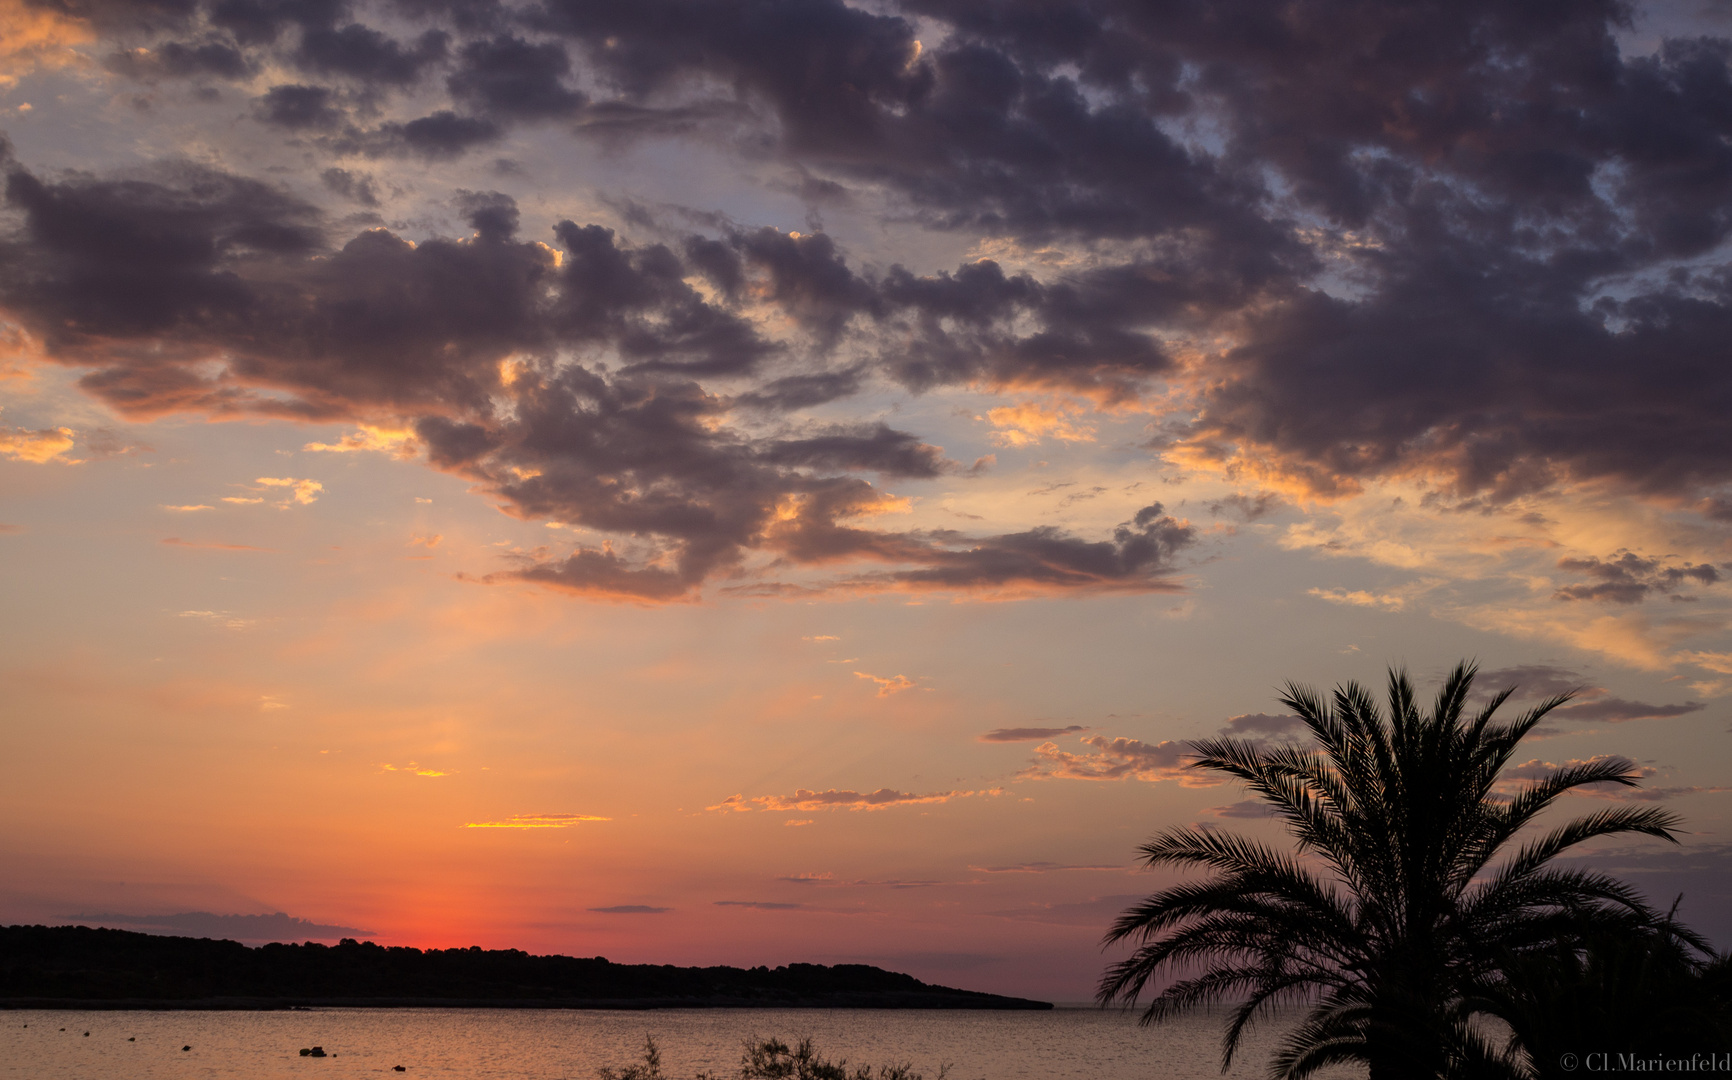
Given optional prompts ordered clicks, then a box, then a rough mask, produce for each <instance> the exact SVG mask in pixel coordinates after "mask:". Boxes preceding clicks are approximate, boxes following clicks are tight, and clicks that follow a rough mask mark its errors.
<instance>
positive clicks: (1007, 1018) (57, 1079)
mask: <svg viewBox="0 0 1732 1080" xmlns="http://www.w3.org/2000/svg"><path fill="white" fill-rule="evenodd" d="M1222 1021H1223V1017H1222V1015H1221V1014H1219V1013H1205V1014H1197V1015H1193V1016H1189V1017H1185V1018H1182V1019H1179V1020H1176V1021H1167V1022H1164V1023H1162V1024H1159V1025H1156V1026H1153V1027H1142V1026H1140V1025H1138V1023H1137V1018H1136V1015H1135V1014H1133V1013H1125V1012H1120V1011H1116V1010H1114V1011H1103V1010H1101V1009H1097V1008H1093V1007H1083V1006H1078V1007H1072V1008H1065V1007H1062V1006H1061V1007H1059V1008H1056V1009H1053V1010H1051V1011H1040V1012H1020V1011H1019V1012H996V1011H973V1010H955V1011H952V1010H913V1009H908V1010H901V1009H663V1010H655V1011H647V1012H621V1011H600V1010H582V1009H310V1010H294V1011H272V1012H198V1011H172V1012H170V1011H128V1012H97V1011H60V1010H54V1011H39V1010H16V1011H5V1012H0V1077H18V1078H20V1080H23V1078H29V1080H338V1078H348V1077H380V1076H392V1077H396V1076H401V1077H404V1078H405V1080H417V1078H419V1080H596V1076H597V1072H598V1070H599V1069H601V1068H603V1067H612V1068H614V1069H623V1068H624V1067H626V1066H628V1065H631V1064H634V1063H639V1062H641V1061H642V1059H643V1048H644V1040H645V1038H646V1036H647V1037H651V1038H653V1039H654V1040H655V1041H656V1044H657V1045H658V1046H659V1048H660V1050H661V1071H662V1075H663V1076H666V1077H668V1078H670V1080H690V1078H691V1077H693V1076H694V1075H695V1074H697V1073H700V1072H709V1073H714V1074H716V1075H717V1076H718V1077H728V1078H732V1077H735V1076H737V1075H738V1069H739V1062H740V1053H741V1049H742V1047H743V1045H744V1044H745V1043H746V1042H747V1041H748V1040H762V1039H768V1038H778V1039H781V1040H782V1041H783V1042H786V1043H792V1042H794V1041H796V1040H798V1039H802V1038H810V1039H811V1040H812V1042H813V1044H814V1046H815V1047H816V1049H817V1050H818V1052H819V1053H820V1054H822V1055H823V1056H824V1057H827V1058H829V1059H830V1060H832V1061H834V1060H836V1059H838V1058H846V1059H847V1061H848V1063H849V1066H850V1069H851V1070H852V1067H853V1066H855V1065H858V1064H869V1065H871V1066H873V1067H874V1071H875V1072H876V1069H877V1067H878V1066H881V1065H899V1064H906V1065H910V1066H912V1068H913V1071H914V1072H915V1073H918V1074H920V1075H921V1076H922V1077H924V1078H925V1080H937V1078H938V1077H939V1075H940V1070H941V1069H943V1070H944V1076H945V1080H1070V1078H1075V1080H1154V1078H1160V1080H1166V1078H1171V1080H1191V1078H1195V1080H1204V1078H1214V1077H1222V1076H1225V1077H1231V1078H1252V1077H1259V1078H1260V1077H1264V1076H1267V1075H1268V1060H1269V1054H1270V1052H1271V1050H1272V1049H1273V1048H1274V1047H1275V1046H1276V1045H1277V1043H1278V1042H1279V1039H1280V1036H1281V1034H1282V1029H1283V1028H1284V1027H1285V1025H1283V1024H1274V1025H1270V1026H1268V1027H1265V1028H1262V1029H1259V1030H1257V1031H1255V1032H1253V1034H1252V1035H1251V1036H1250V1037H1249V1038H1247V1040H1246V1042H1245V1044H1244V1045H1243V1046H1242V1048H1241V1050H1240V1053H1239V1056H1238V1057H1237V1058H1236V1059H1235V1060H1234V1063H1233V1067H1232V1068H1231V1069H1229V1070H1228V1071H1227V1072H1225V1073H1223V1072H1222V1071H1221V1061H1220V1052H1221V1024H1222ZM315 1046H318V1047H322V1048H323V1049H324V1051H325V1054H326V1056H325V1057H322V1058H320V1057H307V1056H302V1054H301V1051H302V1050H303V1049H308V1050H310V1049H311V1048H313V1047H315ZM399 1065H401V1066H403V1070H402V1071H401V1072H399V1071H397V1070H396V1068H395V1067H396V1066H399ZM1320 1075H1323V1076H1328V1077H1331V1078H1332V1080H1333V1078H1341V1080H1345V1078H1356V1077H1362V1076H1363V1075H1364V1074H1363V1072H1362V1071H1356V1070H1349V1069H1344V1070H1337V1071H1335V1072H1332V1073H1324V1074H1320Z"/></svg>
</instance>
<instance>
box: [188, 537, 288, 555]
mask: <svg viewBox="0 0 1732 1080" xmlns="http://www.w3.org/2000/svg"><path fill="white" fill-rule="evenodd" d="M162 542H163V543H165V544H167V545H169V546H170V547H183V548H202V549H205V550H207V551H262V552H265V553H267V554H275V553H276V549H275V548H262V547H254V546H252V545H251V544H223V543H218V542H216V541H210V540H182V539H181V538H180V537H178V536H165V537H163V540H162Z"/></svg>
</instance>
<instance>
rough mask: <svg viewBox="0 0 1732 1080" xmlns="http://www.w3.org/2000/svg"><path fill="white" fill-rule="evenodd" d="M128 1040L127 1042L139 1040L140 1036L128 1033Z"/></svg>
mask: <svg viewBox="0 0 1732 1080" xmlns="http://www.w3.org/2000/svg"><path fill="white" fill-rule="evenodd" d="M126 1041H127V1042H137V1041H138V1036H137V1035H128V1036H127V1037H126Z"/></svg>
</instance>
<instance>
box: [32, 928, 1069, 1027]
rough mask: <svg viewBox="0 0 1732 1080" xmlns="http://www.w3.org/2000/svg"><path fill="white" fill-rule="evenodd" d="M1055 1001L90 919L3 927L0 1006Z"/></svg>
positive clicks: (867, 979)
mask: <svg viewBox="0 0 1732 1080" xmlns="http://www.w3.org/2000/svg"><path fill="white" fill-rule="evenodd" d="M302 1005H305V1006H313V1005H345V1006H450V1007H459V1006H461V1007H478V1006H479V1007H497V1008H586V1009H596V1008H614V1009H654V1008H693V1007H723V1008H726V1007H733V1008H749V1007H760V1008H881V1009H1050V1008H1051V1007H1052V1006H1051V1005H1050V1004H1049V1003H1047V1002H1040V1001H1028V1000H1025V999H1023V998H1011V997H1001V996H999V995H997V994H983V993H978V992H976V991H972V990H956V989H952V988H950V987H946V986H933V985H930V984H928V983H923V982H921V981H920V980H918V979H916V978H914V977H913V976H911V975H904V974H900V973H898V972H894V971H885V970H884V969H883V968H877V967H872V966H869V965H866V964H837V965H835V966H831V967H827V966H824V965H822V964H788V965H786V966H784V967H776V968H769V967H755V968H737V967H703V968H697V967H674V966H671V965H658V964H615V963H612V962H610V961H608V960H607V959H605V958H603V957H599V956H596V957H576V956H532V955H530V954H529V953H526V952H523V951H522V950H519V949H482V948H480V947H479V946H472V947H470V948H467V949H413V948H404V947H401V946H392V947H389V948H387V947H384V946H380V945H375V944H373V943H372V942H365V943H363V942H358V941H355V940H354V939H352V938H345V939H343V941H342V942H341V943H340V944H338V945H335V946H328V945H320V944H317V943H314V942H308V943H306V944H300V945H292V944H291V945H285V944H272V945H261V946H258V947H256V948H249V947H247V946H245V945H242V944H241V943H239V942H236V941H221V940H214V939H211V938H189V937H165V936H159V935H155V934H140V933H135V932H133V931H130V930H106V929H91V928H89V927H84V926H7V927H0V1007H11V1008H55V1007H68V1008H74V1007H75V1008H234V1009H247V1008H289V1007H294V1006H302Z"/></svg>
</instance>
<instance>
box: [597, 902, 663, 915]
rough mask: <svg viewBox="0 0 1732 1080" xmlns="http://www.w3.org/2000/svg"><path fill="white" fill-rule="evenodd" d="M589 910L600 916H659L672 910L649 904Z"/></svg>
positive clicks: (618, 905)
mask: <svg viewBox="0 0 1732 1080" xmlns="http://www.w3.org/2000/svg"><path fill="white" fill-rule="evenodd" d="M589 910H590V911H594V912H597V913H599V914H602V915H661V914H663V913H665V912H669V911H672V910H673V908H668V907H652V906H650V905H649V904H615V905H613V906H612V907H592V908H590V909H589Z"/></svg>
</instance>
